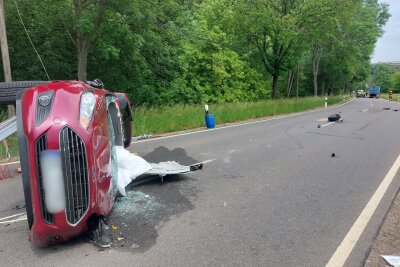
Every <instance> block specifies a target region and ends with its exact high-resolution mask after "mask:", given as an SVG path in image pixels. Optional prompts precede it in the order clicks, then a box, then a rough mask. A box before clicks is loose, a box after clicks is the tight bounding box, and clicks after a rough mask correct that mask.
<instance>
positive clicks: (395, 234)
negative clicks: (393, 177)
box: [364, 192, 400, 267]
mask: <svg viewBox="0 0 400 267" xmlns="http://www.w3.org/2000/svg"><path fill="white" fill-rule="evenodd" d="M380 255H399V256H400V193H399V192H398V193H397V196H396V198H395V199H394V201H393V203H392V205H391V207H390V209H389V212H388V213H387V215H386V218H385V220H384V222H383V224H382V226H381V229H380V230H379V233H378V235H377V237H376V239H375V241H374V243H373V244H372V246H371V251H370V253H369V255H368V258H367V260H366V261H365V265H364V267H383V266H391V265H389V264H388V263H387V262H386V261H385V260H384V259H383V258H382V257H381V256H380Z"/></svg>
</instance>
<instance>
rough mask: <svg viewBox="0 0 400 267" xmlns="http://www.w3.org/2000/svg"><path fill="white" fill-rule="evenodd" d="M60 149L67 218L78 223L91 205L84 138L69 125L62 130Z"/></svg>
mask: <svg viewBox="0 0 400 267" xmlns="http://www.w3.org/2000/svg"><path fill="white" fill-rule="evenodd" d="M60 150H61V161H62V169H63V174H64V187H65V197H66V213H67V220H68V222H69V223H71V224H75V223H77V222H78V221H79V220H80V218H82V216H83V215H84V214H85V212H86V211H87V209H88V206H89V177H88V168H87V158H86V149H85V145H84V143H83V141H82V139H81V138H80V137H79V136H78V135H77V134H76V133H75V132H74V131H73V130H72V129H70V128H69V127H65V128H63V129H62V130H61V132H60Z"/></svg>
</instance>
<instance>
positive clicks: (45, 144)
mask: <svg viewBox="0 0 400 267" xmlns="http://www.w3.org/2000/svg"><path fill="white" fill-rule="evenodd" d="M0 89H2V90H1V91H2V92H4V94H6V93H8V94H10V95H7V97H6V96H5V95H4V94H3V98H1V97H0V102H1V101H2V104H4V103H9V104H10V103H12V102H13V101H14V103H15V101H16V111H17V124H18V125H17V126H18V127H17V128H18V139H19V145H20V159H21V168H22V181H23V188H24V195H25V204H26V212H27V217H28V225H29V229H30V240H31V242H32V243H33V244H34V245H36V246H41V247H44V246H48V245H51V244H55V243H59V242H62V241H66V240H69V239H71V238H73V237H76V236H78V235H81V234H83V233H85V232H87V231H88V230H89V228H90V227H89V226H90V223H91V220H92V219H93V218H95V217H99V216H107V215H108V214H109V213H110V212H111V209H112V207H113V204H114V199H115V196H116V193H117V191H116V186H113V183H115V181H116V179H117V177H116V176H117V172H116V171H115V170H116V169H117V166H116V153H115V146H124V147H128V146H129V145H130V143H131V134H132V132H131V131H132V130H131V129H132V128H131V121H132V115H131V110H130V105H129V101H128V97H127V96H126V95H125V94H123V93H115V92H111V91H107V90H105V89H102V83H101V82H100V81H96V82H80V81H57V82H11V83H1V84H0ZM5 89H8V90H5ZM11 94H14V95H11ZM60 196H62V197H60Z"/></svg>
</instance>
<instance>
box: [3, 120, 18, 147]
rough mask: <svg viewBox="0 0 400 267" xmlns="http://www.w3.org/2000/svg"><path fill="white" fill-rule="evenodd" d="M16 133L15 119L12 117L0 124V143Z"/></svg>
mask: <svg viewBox="0 0 400 267" xmlns="http://www.w3.org/2000/svg"><path fill="white" fill-rule="evenodd" d="M16 131H17V117H16V116H13V117H11V118H9V119H8V120H5V121H3V122H1V123H0V141H3V140H4V139H6V138H7V137H9V136H10V135H12V134H13V133H15V132H16Z"/></svg>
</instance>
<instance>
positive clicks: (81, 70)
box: [77, 37, 89, 81]
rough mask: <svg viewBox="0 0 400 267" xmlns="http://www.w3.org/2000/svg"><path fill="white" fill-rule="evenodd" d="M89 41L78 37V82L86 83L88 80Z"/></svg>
mask: <svg viewBox="0 0 400 267" xmlns="http://www.w3.org/2000/svg"><path fill="white" fill-rule="evenodd" d="M88 43H89V41H88V40H85V38H83V37H81V38H79V37H78V40H77V45H78V80H79V81H86V80H87V58H88V53H89V44H88Z"/></svg>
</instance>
